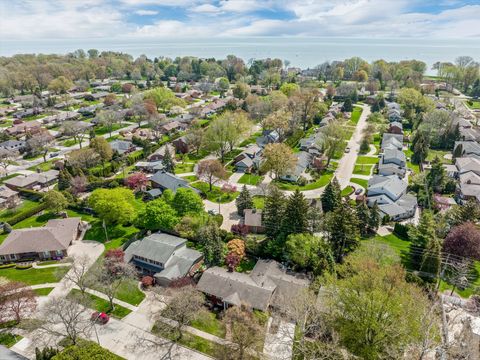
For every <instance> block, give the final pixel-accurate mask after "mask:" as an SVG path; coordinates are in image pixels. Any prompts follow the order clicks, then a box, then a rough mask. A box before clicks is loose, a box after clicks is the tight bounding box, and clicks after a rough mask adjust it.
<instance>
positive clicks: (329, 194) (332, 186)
mask: <svg viewBox="0 0 480 360" xmlns="http://www.w3.org/2000/svg"><path fill="white" fill-rule="evenodd" d="M321 200H322V209H323V212H329V211H333V210H335V209H336V208H337V207H338V206H339V205H340V203H341V202H342V190H341V189H340V184H339V183H338V181H337V178H335V177H334V178H333V179H332V181H331V182H330V183H329V184H328V185H327V187H326V188H325V191H324V192H323V194H322V197H321Z"/></svg>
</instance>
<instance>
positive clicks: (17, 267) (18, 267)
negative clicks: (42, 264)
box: [15, 264, 32, 270]
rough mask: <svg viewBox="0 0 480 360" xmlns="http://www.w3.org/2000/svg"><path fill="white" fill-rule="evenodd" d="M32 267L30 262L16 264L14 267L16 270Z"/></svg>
mask: <svg viewBox="0 0 480 360" xmlns="http://www.w3.org/2000/svg"><path fill="white" fill-rule="evenodd" d="M31 267H32V264H27V265H22V264H16V265H15V269H17V270H26V269H30V268H31Z"/></svg>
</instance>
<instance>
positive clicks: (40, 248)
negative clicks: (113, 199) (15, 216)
mask: <svg viewBox="0 0 480 360" xmlns="http://www.w3.org/2000/svg"><path fill="white" fill-rule="evenodd" d="M81 225H82V222H81V220H80V218H67V219H52V220H49V221H48V222H47V224H46V225H45V226H43V227H37V228H27V229H17V230H13V231H12V232H11V233H10V234H9V235H8V236H7V238H6V239H5V240H4V241H3V243H2V244H1V245H0V263H8V262H12V261H22V260H32V259H33V260H35V259H40V260H46V259H54V258H63V257H65V256H67V249H68V247H69V246H70V245H71V244H72V242H73V241H74V240H77V239H78V236H79V235H80V233H81V230H82V227H81Z"/></svg>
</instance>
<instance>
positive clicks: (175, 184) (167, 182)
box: [150, 170, 200, 193]
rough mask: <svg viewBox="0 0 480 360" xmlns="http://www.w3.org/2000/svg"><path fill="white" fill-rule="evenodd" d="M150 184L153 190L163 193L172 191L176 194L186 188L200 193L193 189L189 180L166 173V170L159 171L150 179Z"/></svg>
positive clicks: (198, 191)
mask: <svg viewBox="0 0 480 360" xmlns="http://www.w3.org/2000/svg"><path fill="white" fill-rule="evenodd" d="M150 183H151V184H152V187H153V188H155V189H160V190H162V191H165V190H171V191H172V192H174V193H175V192H176V191H177V190H178V189H181V188H185V189H191V190H193V191H195V192H196V193H200V190H198V189H195V188H194V187H191V186H190V185H189V184H188V181H187V180H185V179H183V178H181V177H179V176H176V175H174V174H171V173H169V172H166V171H165V170H161V171H157V172H156V173H155V174H154V175H153V176H152V177H151V178H150Z"/></svg>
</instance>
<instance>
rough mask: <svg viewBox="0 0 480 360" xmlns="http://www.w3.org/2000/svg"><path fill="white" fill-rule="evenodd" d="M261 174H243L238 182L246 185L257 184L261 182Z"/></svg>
mask: <svg viewBox="0 0 480 360" xmlns="http://www.w3.org/2000/svg"><path fill="white" fill-rule="evenodd" d="M262 180H263V176H261V175H255V174H243V175H242V177H241V178H240V179H238V182H239V183H240V184H246V185H258V184H260V183H261V182H262Z"/></svg>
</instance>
